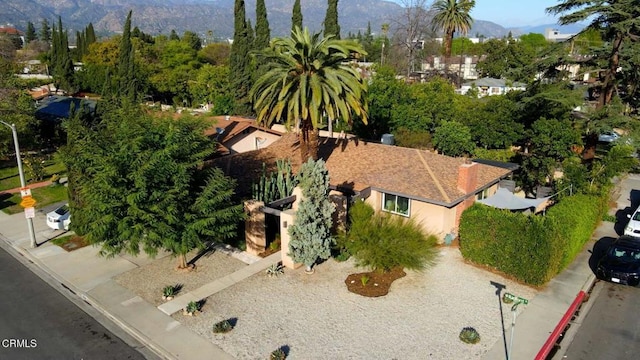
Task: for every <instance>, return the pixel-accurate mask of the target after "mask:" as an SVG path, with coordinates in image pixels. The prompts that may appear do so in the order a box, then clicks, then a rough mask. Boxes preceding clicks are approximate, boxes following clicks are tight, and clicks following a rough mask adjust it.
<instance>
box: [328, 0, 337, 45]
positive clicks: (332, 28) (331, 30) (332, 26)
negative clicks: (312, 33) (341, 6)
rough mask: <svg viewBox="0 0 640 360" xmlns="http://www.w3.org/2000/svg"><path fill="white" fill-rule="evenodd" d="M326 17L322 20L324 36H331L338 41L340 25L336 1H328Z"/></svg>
mask: <svg viewBox="0 0 640 360" xmlns="http://www.w3.org/2000/svg"><path fill="white" fill-rule="evenodd" d="M328 5H329V6H328V7H327V15H326V16H325V18H324V36H329V35H333V36H334V37H335V39H340V24H338V0H329V4H328Z"/></svg>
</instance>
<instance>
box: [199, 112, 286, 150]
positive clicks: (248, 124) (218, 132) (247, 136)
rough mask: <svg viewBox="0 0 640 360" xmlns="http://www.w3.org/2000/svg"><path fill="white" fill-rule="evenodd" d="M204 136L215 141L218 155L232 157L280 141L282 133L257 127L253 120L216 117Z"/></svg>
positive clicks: (235, 117)
mask: <svg viewBox="0 0 640 360" xmlns="http://www.w3.org/2000/svg"><path fill="white" fill-rule="evenodd" d="M205 135H207V136H208V137H210V138H213V139H214V140H216V142H217V143H218V153H219V154H221V155H233V154H237V153H243V152H247V151H252V150H258V149H262V148H265V147H267V146H269V145H271V144H272V143H273V142H275V141H277V140H278V139H280V136H282V133H281V132H279V131H276V130H271V129H269V128H265V127H262V126H258V125H257V123H256V121H255V120H254V119H249V118H243V117H238V116H216V117H214V122H213V124H212V126H211V127H210V128H209V129H207V130H206V131H205Z"/></svg>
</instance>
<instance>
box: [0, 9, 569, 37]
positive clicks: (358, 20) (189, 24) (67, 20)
mask: <svg viewBox="0 0 640 360" xmlns="http://www.w3.org/2000/svg"><path fill="white" fill-rule="evenodd" d="M2 3H3V4H2V6H0V24H11V25H13V26H15V27H16V28H18V29H19V30H21V31H25V29H26V27H27V22H29V21H30V22H32V23H33V24H34V25H35V27H36V31H38V30H39V29H40V24H41V22H42V19H47V20H48V21H49V24H50V25H53V24H55V23H56V22H57V19H58V16H60V18H61V19H62V23H63V27H64V28H65V29H67V30H68V31H69V33H70V35H73V34H74V33H75V31H79V30H82V29H84V28H85V27H86V26H87V25H88V24H89V23H92V24H93V26H94V29H95V30H96V32H97V33H98V34H99V35H109V34H113V33H117V32H121V31H122V27H123V23H124V20H125V18H126V16H127V13H128V12H129V10H132V11H133V13H132V24H133V26H137V27H138V28H139V29H140V30H142V31H143V32H145V33H148V34H151V35H156V34H169V33H170V32H171V30H175V31H176V32H177V33H178V34H182V33H183V32H184V31H186V30H189V31H193V32H195V33H197V34H199V35H200V36H202V37H205V36H206V34H209V36H210V35H211V34H213V36H214V37H215V38H218V39H225V38H231V37H233V21H234V15H233V9H234V0H55V1H51V0H2ZM265 3H266V7H267V16H268V20H269V26H270V28H271V36H283V35H288V34H289V31H290V29H291V14H292V8H293V3H294V0H266V1H265ZM245 6H246V14H247V18H248V19H249V20H250V21H251V22H252V23H253V24H255V7H256V1H255V0H246V1H245ZM326 9H327V0H305V1H303V2H302V14H303V24H304V26H307V27H309V28H310V29H311V30H313V31H319V30H321V29H322V21H323V20H324V17H325V13H326ZM403 12H404V8H403V7H401V6H400V5H398V4H396V3H393V2H390V1H385V0H343V1H340V2H339V3H338V14H339V22H340V26H341V34H342V36H343V37H344V36H346V34H348V33H352V34H357V33H358V32H361V33H365V32H366V30H367V26H368V25H369V24H370V26H371V30H372V32H373V33H377V32H379V31H380V29H381V26H382V24H384V23H388V24H391V26H392V28H393V24H394V23H397V22H398V21H399V19H401V18H402V15H403ZM545 27H554V28H557V26H554V25H551V26H545ZM392 31H393V30H392ZM510 31H511V32H512V34H513V35H515V36H517V35H520V34H522V33H528V32H530V31H526V30H525V29H515V28H511V29H505V28H504V27H502V26H500V25H498V24H495V23H492V22H489V21H483V20H475V21H474V23H473V27H472V28H471V30H470V31H469V36H476V35H484V36H485V37H503V36H505V35H507V34H508V33H509V32H510ZM525 31H526V32H525ZM543 31H544V29H543V30H542V31H537V32H540V33H542V32H543ZM564 32H570V31H564Z"/></svg>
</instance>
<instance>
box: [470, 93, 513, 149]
mask: <svg viewBox="0 0 640 360" xmlns="http://www.w3.org/2000/svg"><path fill="white" fill-rule="evenodd" d="M475 101H476V102H479V103H480V106H479V108H477V109H475V110H476V111H470V112H469V113H471V114H472V115H473V117H472V118H471V120H470V121H469V122H466V121H464V123H465V124H466V125H467V126H468V127H469V128H470V129H473V132H472V137H473V141H474V142H475V143H476V145H477V146H479V147H483V148H485V149H505V148H508V147H509V146H511V145H513V144H515V143H518V141H520V140H521V139H522V138H523V136H524V126H523V125H522V124H521V123H518V122H517V121H516V119H517V114H518V104H517V103H516V102H515V101H513V100H512V99H510V98H509V97H506V96H489V97H488V98H487V99H486V100H485V101H482V102H480V101H479V100H475Z"/></svg>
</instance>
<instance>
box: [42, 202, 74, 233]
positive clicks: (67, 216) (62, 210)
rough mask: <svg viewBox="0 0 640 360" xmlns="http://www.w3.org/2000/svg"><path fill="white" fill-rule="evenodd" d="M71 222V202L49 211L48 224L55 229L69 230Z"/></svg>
mask: <svg viewBox="0 0 640 360" xmlns="http://www.w3.org/2000/svg"><path fill="white" fill-rule="evenodd" d="M70 223H71V211H70V210H69V204H64V205H62V206H60V207H59V208H57V209H55V210H53V211H51V212H50V213H47V226H49V227H50V228H52V229H54V230H69V224H70Z"/></svg>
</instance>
